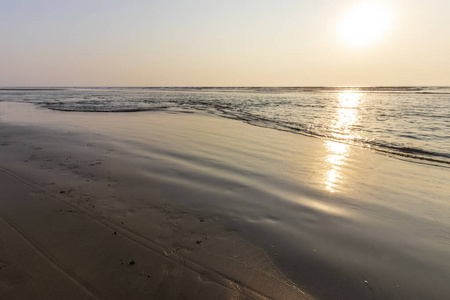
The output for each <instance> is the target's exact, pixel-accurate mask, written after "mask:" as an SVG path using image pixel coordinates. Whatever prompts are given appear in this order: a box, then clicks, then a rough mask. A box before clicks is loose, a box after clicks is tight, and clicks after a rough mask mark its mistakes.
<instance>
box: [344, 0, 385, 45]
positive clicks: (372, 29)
mask: <svg viewBox="0 0 450 300" xmlns="http://www.w3.org/2000/svg"><path fill="white" fill-rule="evenodd" d="M391 20H392V12H391V10H390V9H389V8H388V7H387V6H385V5H383V4H381V3H378V2H362V3H359V4H356V5H355V6H354V7H353V8H351V9H350V10H349V11H348V12H347V13H346V14H345V15H344V17H343V18H342V20H341V22H340V24H339V26H338V30H339V35H340V37H341V39H342V40H343V41H344V42H345V43H346V44H348V45H351V46H366V45H370V44H373V43H375V42H377V41H378V40H380V39H381V38H382V37H383V36H384V35H385V34H386V32H387V31H388V30H389V28H390V26H391Z"/></svg>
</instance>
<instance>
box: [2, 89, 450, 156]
mask: <svg viewBox="0 0 450 300" xmlns="http://www.w3.org/2000/svg"><path fill="white" fill-rule="evenodd" d="M0 101H15V102H31V103H36V104H38V105H40V106H43V107H46V108H49V109H54V110H61V111H80V112H136V111H161V110H163V111H164V110H170V111H174V112H207V113H210V114H215V115H219V116H223V117H226V118H233V119H238V120H242V121H244V122H247V123H249V124H252V125H256V126H263V127H270V128H274V129H279V130H286V131H290V132H294V133H298V134H305V135H311V136H316V137H320V138H324V139H329V140H333V141H338V142H342V143H347V144H353V145H359V146H361V147H367V148H371V149H373V150H375V151H382V152H386V153H389V154H393V155H398V156H402V157H408V158H411V159H416V160H422V161H428V162H430V163H438V164H444V165H448V164H450V88H449V87H291V88H286V87H265V88H200V87H198V88H182V87H180V88H63V89H52V88H49V89H44V88H41V89H28V90H25V89H22V90H19V89H17V90H14V89H13V88H12V89H10V90H2V91H0Z"/></svg>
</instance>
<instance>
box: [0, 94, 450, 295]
mask: <svg viewBox="0 0 450 300" xmlns="http://www.w3.org/2000/svg"><path fill="white" fill-rule="evenodd" d="M0 112H1V114H0V122H1V126H0V188H1V191H2V195H1V198H0V231H1V235H0V298H2V299H3V298H4V299H24V298H27V299H33V298H36V299H38V298H42V299H59V298H65V299H68V298H71V299H91V298H100V299H149V298H150V299H213V298H220V299H314V298H318V299H321V298H324V299H358V298H359V299H363V298H364V299H406V298H409V299H424V298H429V299H439V298H440V297H441V296H442V295H445V294H446V293H448V292H449V289H448V286H447V284H446V282H447V279H448V274H446V272H447V271H448V270H449V268H448V267H449V265H448V264H449V263H448V262H449V261H450V260H448V258H449V254H448V252H447V251H446V249H448V245H446V244H445V238H443V239H437V240H436V239H433V237H436V236H437V235H439V232H440V231H441V232H444V231H445V230H446V228H447V227H446V226H447V225H448V223H447V221H446V220H445V216H448V215H449V214H448V213H449V206H448V204H446V203H445V202H444V200H445V197H446V195H447V196H448V192H449V190H448V186H446V184H445V183H446V182H447V183H448V182H449V176H450V175H449V172H448V170H447V169H445V168H442V169H439V168H437V169H436V168H434V167H433V169H432V170H431V167H430V166H428V165H425V164H417V163H410V162H407V161H403V160H402V159H398V158H392V157H389V156H386V155H383V154H379V153H375V152H372V151H370V150H367V149H359V148H356V147H351V146H348V145H345V146H342V145H341V144H339V143H334V142H326V141H323V140H321V139H317V138H311V137H305V136H301V135H295V134H292V133H288V132H281V131H277V130H273V129H267V128H260V127H256V126H251V125H248V124H245V123H243V122H240V121H236V120H228V119H224V118H219V117H217V116H209V115H203V114H182V113H176V114H174V113H170V112H158V113H153V112H140V113H133V114H128V113H115V114H108V113H78V112H59V111H50V110H46V109H42V108H36V107H35V106H33V105H31V104H19V103H8V102H3V103H0ZM404 174H408V176H407V177H405V176H404ZM336 178H340V180H335V179H336ZM418 183H420V184H418ZM424 199H434V201H435V202H436V203H438V204H439V205H436V204H433V203H430V202H427V201H425V200H424ZM437 207H439V211H437V210H436V208H437ZM416 211H417V212H420V216H421V217H420V218H419V219H417V218H414V217H413V216H415V212H416ZM439 218H441V223H439V222H437V221H436V220H439ZM425 262H426V267H423V266H424V265H425ZM419 270H420V272H419ZM424 286H426V288H423V287H424Z"/></svg>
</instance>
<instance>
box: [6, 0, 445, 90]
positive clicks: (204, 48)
mask: <svg viewBox="0 0 450 300" xmlns="http://www.w3.org/2000/svg"><path fill="white" fill-rule="evenodd" d="M364 2H367V1H347V0H340V1H336V0H333V1H331V0H315V1H302V0H296V1H295V0H239V1H235V0H220V1H218V0H217V1H216V0H190V1H189V0H183V1H182V0H134V1H133V0H104V1H100V0H89V1H85V0H76V1H75V0H73V1H65V0H0V86H318V85H319V86H323V85H450V1H449V0H427V1H424V0H420V1H419V0H404V1H401V0H392V1H371V2H372V4H373V2H375V4H373V6H364V5H365V4H362V3H364ZM372 4H371V5H372ZM361 7H366V8H367V7H369V8H370V9H364V8H361ZM377 7H382V9H381V10H379V11H378V9H377ZM355 14H356V16H355ZM358 15H359V17H358ZM343 28H347V29H346V30H347V31H348V32H347V36H346V37H345V36H344V35H343V33H342V31H343V30H344V29H343ZM349 36H350V37H349ZM363 38H364V43H363V42H360V41H359V40H360V39H363ZM352 39H353V40H352Z"/></svg>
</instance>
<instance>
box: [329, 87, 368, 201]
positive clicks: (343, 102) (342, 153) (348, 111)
mask: <svg viewBox="0 0 450 300" xmlns="http://www.w3.org/2000/svg"><path fill="white" fill-rule="evenodd" d="M338 101H339V102H338V105H337V109H336V114H335V118H334V119H333V121H332V122H331V129H332V133H333V136H334V137H335V138H337V139H340V140H353V139H355V138H357V137H358V136H357V135H356V134H355V133H353V132H352V130H351V126H352V125H355V124H356V123H357V121H358V119H359V114H358V109H357V108H358V106H359V105H360V102H361V93H356V92H342V93H339V95H338ZM325 146H326V151H327V157H326V158H325V164H326V169H327V170H328V171H327V172H326V177H325V187H326V189H327V190H328V191H330V192H332V193H333V192H335V191H336V190H337V188H338V186H339V185H342V183H343V182H344V179H345V178H344V175H345V173H344V169H345V164H346V160H347V159H348V156H349V154H350V153H349V152H350V151H349V150H350V149H349V147H350V146H349V145H348V144H344V143H340V142H335V141H325Z"/></svg>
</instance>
